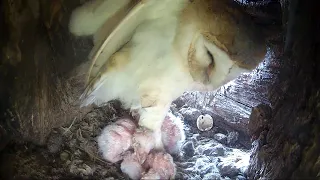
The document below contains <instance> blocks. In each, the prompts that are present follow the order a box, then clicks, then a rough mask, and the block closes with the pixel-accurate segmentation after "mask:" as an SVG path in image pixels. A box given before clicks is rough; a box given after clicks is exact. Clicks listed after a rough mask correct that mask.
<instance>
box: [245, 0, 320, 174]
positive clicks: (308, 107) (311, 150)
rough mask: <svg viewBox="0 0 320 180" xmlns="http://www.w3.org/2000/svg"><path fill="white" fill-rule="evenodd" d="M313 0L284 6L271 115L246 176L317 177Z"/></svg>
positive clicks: (318, 69)
mask: <svg viewBox="0 0 320 180" xmlns="http://www.w3.org/2000/svg"><path fill="white" fill-rule="evenodd" d="M319 5H320V4H319V1H317V0H311V1H303V0H291V1H289V6H286V8H288V10H287V11H286V12H287V13H288V14H287V16H286V18H287V20H288V21H286V22H287V23H286V27H287V31H286V41H285V45H284V47H285V54H284V55H283V56H281V57H279V60H280V61H281V62H283V67H282V68H281V70H280V74H279V76H278V79H279V82H278V84H277V85H276V86H274V87H273V88H272V89H271V92H270V94H269V99H270V101H271V103H272V107H273V113H272V117H271V118H270V119H268V127H266V129H265V131H264V132H263V133H261V134H260V137H259V139H258V140H257V141H256V142H255V146H254V151H253V155H252V158H251V163H250V169H249V177H250V179H259V178H264V179H319V178H320V166H319V162H320V161H319V160H320V156H319V155H320V145H319V138H320V131H319V129H320V123H319V122H320V113H319V112H320V110H319V107H320V106H319V102H320V85H319V78H320V64H319V63H320V53H319V52H320V48H319V47H320V46H319V43H320V36H319V30H320V29H319V28H320V14H319V9H318V7H319Z"/></svg>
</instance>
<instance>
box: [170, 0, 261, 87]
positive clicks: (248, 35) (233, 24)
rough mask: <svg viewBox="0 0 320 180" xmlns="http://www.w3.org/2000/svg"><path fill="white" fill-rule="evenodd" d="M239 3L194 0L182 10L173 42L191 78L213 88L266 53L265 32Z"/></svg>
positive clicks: (252, 65) (227, 0)
mask: <svg viewBox="0 0 320 180" xmlns="http://www.w3.org/2000/svg"><path fill="white" fill-rule="evenodd" d="M261 32H262V31H261V29H259V27H257V26H255V25H254V24H253V21H252V20H251V19H250V17H249V15H247V14H246V13H245V12H244V11H242V10H241V7H240V5H238V4H236V3H234V2H233V1H230V0H197V1H193V2H191V3H189V4H188V5H187V6H186V8H185V9H184V10H183V11H182V12H181V15H180V19H179V25H178V28H177V33H176V34H177V35H176V37H175V40H174V46H175V48H176V50H177V51H178V52H179V54H180V56H182V59H183V60H184V61H185V62H184V63H185V65H186V66H188V68H189V71H190V75H191V76H192V78H193V80H194V81H196V82H199V83H202V84H204V85H207V86H209V87H210V89H212V90H213V89H216V88H218V87H220V86H221V85H223V84H225V83H227V82H228V81H230V80H232V79H234V78H236V77H237V76H239V75H240V74H241V73H243V72H249V71H250V70H252V69H254V68H255V67H256V66H257V65H258V64H259V63H260V62H261V61H262V60H263V59H264V57H265V54H266V43H265V39H266V38H265V36H264V35H263V34H262V33H261Z"/></svg>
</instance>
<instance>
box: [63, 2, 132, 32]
mask: <svg viewBox="0 0 320 180" xmlns="http://www.w3.org/2000/svg"><path fill="white" fill-rule="evenodd" d="M130 1H131V0H92V1H88V2H86V3H85V4H84V5H82V6H80V7H78V8H76V9H75V10H74V11H73V12H72V15H71V17H70V22H69V31H70V32H71V33H72V34H74V35H76V36H89V35H93V34H94V33H95V32H96V31H97V30H98V29H99V28H100V27H101V26H102V25H103V23H104V22H105V21H106V20H107V19H108V18H110V17H111V16H112V15H113V14H115V13H116V12H117V11H118V10H119V9H121V8H122V7H123V6H125V5H127V4H128V3H129V2H130Z"/></svg>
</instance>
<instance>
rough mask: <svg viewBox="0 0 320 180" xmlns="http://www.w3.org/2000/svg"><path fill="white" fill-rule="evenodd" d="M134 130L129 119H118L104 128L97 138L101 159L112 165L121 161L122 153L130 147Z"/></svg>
mask: <svg viewBox="0 0 320 180" xmlns="http://www.w3.org/2000/svg"><path fill="white" fill-rule="evenodd" d="M135 128H136V126H135V124H134V123H133V122H132V121H131V120H129V119H120V120H118V121H117V122H116V123H114V124H111V125H109V126H107V127H105V128H104V129H103V130H102V133H101V134H100V136H99V137H98V138H97V142H98V147H99V150H100V152H101V153H102V156H103V158H104V159H106V160H107V161H109V162H112V163H116V162H118V161H120V160H122V159H123V154H124V152H126V151H127V150H128V149H129V148H130V147H132V136H133V133H134V131H135Z"/></svg>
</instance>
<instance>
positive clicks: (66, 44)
mask: <svg viewBox="0 0 320 180" xmlns="http://www.w3.org/2000/svg"><path fill="white" fill-rule="evenodd" d="M78 4H79V1H78V0H67V1H64V0H52V1H47V0H3V1H2V2H1V10H2V13H1V15H2V16H1V30H2V32H1V34H2V35H5V36H4V37H3V39H2V40H1V45H2V49H1V50H2V59H1V62H0V72H1V73H0V74H1V78H0V79H1V81H0V83H1V84H0V87H1V88H0V89H1V90H0V93H1V111H2V112H4V113H1V115H2V116H1V125H0V129H1V130H0V134H1V142H2V146H3V145H4V144H5V143H6V141H7V140H9V139H10V136H12V135H17V136H16V137H22V140H27V141H32V142H33V143H36V144H40V145H41V144H44V142H45V140H46V138H47V136H48V134H49V133H50V131H51V129H52V128H54V127H58V126H61V125H63V124H65V123H68V122H70V121H72V120H73V118H74V117H77V116H81V112H82V111H83V110H80V109H79V106H78V102H77V101H78V97H79V95H80V93H81V91H82V89H83V85H84V84H83V79H84V74H85V73H86V68H85V67H86V66H87V65H86V64H85V62H86V60H87V54H88V51H89V50H90V48H91V47H92V45H91V41H89V40H84V39H82V40H76V39H74V38H73V37H72V36H70V34H69V32H68V26H67V25H68V20H69V16H70V12H71V10H72V9H73V8H74V7H75V6H76V5H78ZM0 144H1V143H0Z"/></svg>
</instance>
